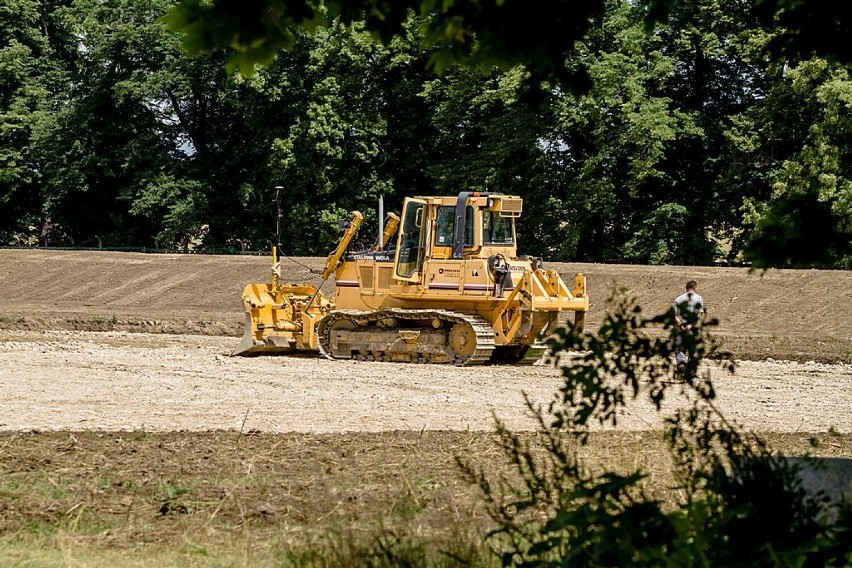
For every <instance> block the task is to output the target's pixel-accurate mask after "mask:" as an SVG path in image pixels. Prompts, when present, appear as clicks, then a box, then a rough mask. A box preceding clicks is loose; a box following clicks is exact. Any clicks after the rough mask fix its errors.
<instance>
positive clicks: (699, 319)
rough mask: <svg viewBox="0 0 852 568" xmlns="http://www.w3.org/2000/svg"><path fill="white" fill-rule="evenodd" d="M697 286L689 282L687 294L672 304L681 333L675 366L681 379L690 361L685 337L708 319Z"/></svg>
mask: <svg viewBox="0 0 852 568" xmlns="http://www.w3.org/2000/svg"><path fill="white" fill-rule="evenodd" d="M697 286H698V284H697V283H696V282H695V280H690V281H689V282H687V283H686V292H684V293H683V294H681V295H680V296H678V297H677V298H675V300H674V303H673V304H672V308H674V311H675V322H676V323H677V326H678V330H679V332H680V333H678V335H677V338H676V340H675V364H676V365H677V373H678V375H679V376H680V377H683V370H684V368H685V367H686V361H687V359H688V357H687V355H686V352H685V351H684V350H683V335H684V334H687V333H694V332H695V330H696V328H697V327H698V325H699V324H700V323H703V322H704V320H706V319H707V311H706V310H705V309H704V298H702V297H701V296H700V295H698V292H696V291H695V288H696V287H697Z"/></svg>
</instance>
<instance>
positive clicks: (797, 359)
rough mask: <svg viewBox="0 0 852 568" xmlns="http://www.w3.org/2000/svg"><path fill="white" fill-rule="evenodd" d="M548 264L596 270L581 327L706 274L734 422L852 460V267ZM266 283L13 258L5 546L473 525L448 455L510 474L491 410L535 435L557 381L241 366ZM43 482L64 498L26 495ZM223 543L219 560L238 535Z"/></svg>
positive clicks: (235, 268)
mask: <svg viewBox="0 0 852 568" xmlns="http://www.w3.org/2000/svg"><path fill="white" fill-rule="evenodd" d="M323 260H324V259H320V258H295V259H290V258H285V259H284V260H283V264H284V273H285V276H286V279H287V280H288V281H290V282H298V283H301V282H311V283H317V282H318V279H319V276H318V275H317V272H318V271H319V269H320V268H321V266H322V263H323ZM550 266H552V267H555V268H557V269H558V270H559V272H560V273H561V274H562V276H563V278H565V279H566V280H568V279H569V278H570V277H572V276H573V275H574V274H575V273H577V272H583V273H584V274H585V275H586V276H587V278H588V289H589V293H590V296H591V302H592V308H591V311H590V313H589V315H588V317H587V321H586V328H587V329H588V330H595V329H596V328H597V326H598V325H599V323H600V322H601V320H602V318H603V315H604V313H605V309H606V299H607V297H609V296H610V294H611V293H612V292H613V291H614V290H615V289H624V290H626V291H627V293H629V294H631V295H633V296H635V297H636V298H637V300H638V302H639V304H640V305H641V306H642V308H643V311H644V312H645V313H647V314H649V315H650V314H657V313H660V312H663V311H665V310H666V309H667V308H668V306H669V305H670V303H671V301H672V299H673V298H674V297H675V296H676V295H678V294H679V293H680V292H681V291H682V290H683V286H684V283H685V282H686V280H687V279H695V280H697V281H698V291H699V293H701V294H702V295H703V296H704V298H705V301H706V304H707V307H708V311H709V314H710V316H711V317H714V318H718V319H719V322H720V323H719V326H718V329H717V333H716V334H717V336H718V337H720V338H721V339H722V341H723V345H724V347H725V348H726V349H728V350H730V351H731V353H732V354H733V357H734V359H735V360H737V362H738V365H737V369H736V372H735V374H733V375H729V374H726V373H723V372H721V371H720V370H718V369H714V368H713V366H712V363H711V364H710V365H709V367H708V368H709V369H710V370H711V372H712V377H713V381H714V384H715V385H716V388H717V392H718V406H719V408H720V409H722V411H723V412H724V414H725V416H726V417H727V418H728V419H730V420H731V421H733V422H734V423H736V424H738V425H739V426H741V427H742V428H743V429H745V430H751V431H755V432H759V433H761V434H762V435H763V436H765V437H766V438H767V439H768V440H769V442H770V443H771V444H774V445H775V446H776V447H777V449H778V450H779V451H784V452H786V453H792V454H794V455H799V454H801V453H804V452H806V451H812V452H813V451H814V449H813V448H814V447H816V450H815V453H816V454H818V455H828V456H840V457H850V456H852V331H850V329H852V326H850V321H851V320H852V272H844V271H818V270H804V271H792V270H770V271H767V272H760V271H749V270H748V269H746V268H722V267H679V266H625V265H604V264H551V265H550ZM269 275H270V271H269V259H268V258H265V257H260V256H204V255H173V254H137V253H117V252H99V251H87V252H80V251H49V250H0V298H2V300H0V476H2V479H3V482H2V484H0V511H2V512H0V542H6V543H7V544H8V543H9V542H11V540H10V539H11V538H12V537H13V536H19V535H20V533H21V531H24V532H26V531H28V530H29V529H27V528H26V527H29V526H31V523H32V522H34V521H33V519H36V520H39V519H40V521H39V522H41V523H43V524H44V525H46V526H51V527H53V528H54V530H55V531H56V530H58V531H59V533H61V534H66V535H71V536H69V537H68V538H69V539H71V540H70V541H69V542H68V543H66V545H67V547H70V549H75V550H76V549H77V548H75V547H78V548H79V547H80V546H83V547H84V549H85V547H88V546H89V545H90V544H91V543H90V541H92V542H95V545H94V546H95V547H96V548H97V549H98V550H101V551H103V550H112V549H113V548H115V547H118V548H119V549H121V547H125V546H128V543H139V542H143V543H144V542H165V543H167V544H168V545H169V546H171V548H170V550H173V551H174V554H176V555H177V556H178V557H181V558H183V556H181V555H184V553H185V552H186V542H187V539H189V537H188V536H187V535H190V534H191V535H193V536H192V538H193V539H196V540H198V539H200V540H204V537H202V536H198V535H199V534H202V533H203V532H204V530H213V529H212V528H211V526H212V527H214V528H215V527H219V528H221V527H223V526H227V527H230V528H229V531H231V529H233V528H234V527H247V526H250V527H260V526H261V525H262V527H263V531H267V532H266V533H263V534H266V535H267V536H268V534H269V533H268V531H275V534H276V535H278V538H279V539H283V540H279V541H278V542H279V544H281V543H282V542H283V543H284V544H282V546H283V545H286V546H289V544H287V543H290V541H289V540H287V539H288V538H289V537H287V538H285V537H282V536H281V535H282V534H283V533H282V532H281V531H285V532H286V531H295V533H293V534H296V533H298V534H299V535H301V536H300V537H299V538H308V537H306V536H305V535H306V534H307V533H309V532H310V531H307V532H306V529H305V527H308V526H310V527H314V528H316V527H323V530H327V525H326V524H323V523H328V522H329V519H334V520H336V521H335V522H338V523H340V524H341V525H343V524H346V525H347V526H352V524H353V522H355V521H354V520H353V519H361V520H362V521H363V522H364V523H368V524H369V523H373V524H375V523H377V522H379V521H382V519H384V521H388V520H389V519H390V520H392V519H391V517H393V515H395V514H397V513H399V507H400V506H401V505H400V499H403V500H405V499H408V500H411V499H413V500H414V505H412V504H411V503H408V505H407V506H415V505H416V506H417V507H420V509H418V510H421V511H422V512H423V511H425V512H423V514H422V515H419V516H417V519H418V521H417V522H421V521H422V522H423V523H424V526H426V527H432V528H433V529H434V528H435V527H436V526H438V525H441V523H443V522H444V521H445V520H446V517H447V515H448V514H449V513H448V511H451V512H452V515H450V516H453V515H455V516H456V517H458V518H463V515H464V514H473V515H474V516H477V515H478V517H477V518H479V520H482V519H483V514H482V511H481V510H479V509H476V506H474V505H470V503H472V501H470V499H469V498H464V497H463V496H464V495H468V496H469V495H470V494H471V491H470V490H469V488H467V487H466V486H465V484H464V483H463V482H461V481H460V480H458V479H457V476H455V475H454V472H456V467H455V464H454V459H455V457H458V456H459V455H461V456H463V457H467V458H469V459H471V460H473V461H474V462H477V463H483V464H489V463H492V464H493V463H496V462H500V461H501V459H502V458H500V457H499V452H498V450H497V446H496V444H495V442H494V439H493V436H492V434H491V433H492V432H493V431H494V419H495V417H497V418H499V419H500V420H502V421H503V422H504V423H506V425H508V426H509V427H510V428H512V429H514V430H516V431H532V430H534V429H535V422H534V421H533V420H532V418H531V417H530V415H529V413H528V412H527V411H526V408H525V406H524V393H526V395H527V396H529V398H530V399H531V400H532V401H533V402H536V403H547V402H549V401H550V400H551V399H552V398H553V396H554V395H555V393H556V391H557V389H558V387H559V385H560V379H561V374H560V370H559V369H557V368H554V367H553V366H551V365H547V364H544V363H543V362H539V363H538V364H536V365H533V366H522V367H518V366H503V365H487V366H482V367H455V366H452V365H401V364H393V363H377V362H360V361H329V360H326V359H323V358H321V357H320V356H319V355H317V354H313V353H306V354H301V355H298V356H284V357H255V358H232V357H229V353H230V351H231V350H232V349H233V348H234V347H235V346H236V345H237V343H238V340H239V336H240V335H241V334H242V329H243V325H244V315H243V311H242V305H241V302H240V293H241V291H242V288H243V286H244V285H245V284H247V283H249V282H265V281H267V280H268V278H269ZM323 290H324V291H325V292H326V293H329V294H330V293H331V292H332V291H333V282H328V283H327V284H326V285H325V287H324V288H323ZM673 388H674V389H675V391H678V390H679V389H680V388H681V387H679V386H674V387H673ZM673 394H674V392H673ZM679 404H686V402H684V401H682V400H681V401H679V400H677V397H671V398H670V399H669V400H667V402H666V406H665V410H671V409H673V408H675V407H677V405H679ZM661 428H662V422H661V417H660V414H659V413H657V412H656V411H654V409H653V408H652V407H651V406H650V405H648V404H645V403H641V402H640V403H638V404H634V405H632V406H631V407H630V408H629V410H628V411H627V412H626V413H625V414H623V415H621V416H620V417H619V421H618V429H617V430H613V431H602V432H600V433H599V434H598V437H597V438H596V440H597V442H595V443H593V444H591V445H590V449H588V450H587V451H588V452H589V455H590V458H591V459H593V460H594V459H597V460H598V461H599V462H600V463H605V462H607V460H613V459H614V460H616V461H619V460H620V462H623V463H627V464H628V465H644V466H645V467H648V468H650V469H651V470H654V468H661V467H662V468H663V469H665V463H667V462H664V461H661V460H659V459H657V457H658V456H660V455H664V454H665V452H666V450H665V447H664V444H663V443H662V439H661V436H660V435H659V432H660V431H661ZM604 430H609V429H604ZM814 444H815V446H814ZM809 448H811V449H810V450H809ZM661 464H662V465H661ZM661 471H662V470H661ZM661 475H662V474H661ZM39 480H41V481H39ZM252 480H253V481H252ZM413 480H414V481H416V483H415V485H416V486H415V485H412V483H413V482H414V481H413ZM12 481H15V482H16V483H19V485H17V486H16V487H18V489H15V490H13V489H12V488H10V483H11V482H12ZM39 483H43V484H44V485H45V486H46V487H48V488H50V487H54V486H55V487H59V488H61V489H62V491H61V492H60V493H62V496H59V497H56V496H54V497H49V496H46V494H47V493H50V491H42V490H40V489H32V490H31V491H30V492H29V493H28V492H27V491H26V490H24V489H21V486H29V487H35V488H38V487H40V485H39ZM27 484H29V485H27ZM122 484H124V485H122ZM181 484H183V485H181ZM177 486H180V487H184V488H185V489H186V488H189V489H187V490H186V491H184V492H182V493H181V492H180V491H178V492H175V491H173V490H170V489H169V487H172V488H174V487H177ZM175 495H177V497H175ZM170 496H171V497H170ZM180 496H184V498H183V501H181V499H179V497H180ZM406 502H407V501H406ZM462 502H463V503H464V506H462V505H460V504H459V503H462ZM468 506H469V507H471V508H470V510H468V509H467V508H466V507H468ZM72 508H73V509H72ZM164 508H165V509H164ZM170 508H171V509H170ZM69 509H71V510H70V511H69ZM164 510H165V512H164ZM83 511H85V515H84V517H83V518H84V519H85V518H89V519H90V520H91V519H95V518H96V519H99V520H98V521H97V522H98V523H105V526H107V528H106V529H102V530H99V531H91V533H92V534H95V535H97V536H95V537H93V536H87V537H85V538H84V537H82V536H80V534H79V533H80V531H79V530H78V529H76V528H73V527H70V526H69V523H70V522H71V520H73V519H74V518H75V515H77V514H82V513H83ZM131 511H132V514H131ZM471 511H472V512H471ZM477 511H478V512H477ZM171 513H179V514H171ZM388 515H391V517H388ZM90 516H91V517H90ZM76 518H77V519H78V521H79V520H80V517H79V516H77V517H76ZM116 519H125V521H124V522H120V521H119V520H116ZM129 519H136V521H138V522H133V523H131V522H130V521H129ZM140 519H141V520H140ZM193 519H194V520H193ZM430 519H433V520H431V521H430ZM434 519H444V520H443V521H435V520H434ZM409 520H410V519H409ZM321 521H322V522H321ZM91 522H93V523H94V522H95V521H91ZM113 522H114V523H115V524H111V523H113ZM406 522H408V521H406ZM28 523H29V524H28ZM258 523H260V524H258ZM430 523H431V524H430ZM98 526H101V525H98ZM57 527H59V528H58V529H57ZM109 527H112V528H109ZM116 527H118V528H116ZM285 529H286V530H285ZM258 530H260V529H258ZM110 531H112V532H110ZM199 531H201V532H200V533H199ZM214 532H215V531H214ZM28 534H29V533H28ZM36 534H38V533H36ZM52 534H57V533H52ZM87 534H90V533H89V532H87ZM216 534H217V535H218V536H216V537H215V538H213V537H210V538H212V540H211V541H210V542H215V543H219V544H218V545H216V546H224V547H225V548H227V547H228V546H230V545H229V544H228V543H229V542H230V543H231V544H233V542H232V540H228V539H233V538H236V537H234V536H233V534H234V533H233V532H232V531H231V532H228V533H227V534H228V535H231V536H229V537H227V538H225V537H222V536H221V535H222V534H223V533H216ZM287 534H290V533H287ZM208 536H209V535H208ZM255 537H256V535H255V536H251V537H246V538H249V541H251V542H255V540H254V539H255ZM39 538H41V537H39ZM240 538H242V537H240ZM294 538H295V537H294ZM80 539H83V540H82V541H81V540H80ZM86 539H89V540H86ZM308 540H309V539H308ZM51 542H52V544H53V550H61V549H62V547H63V546H65V545H62V543H60V544H56V542H55V541H51ZM81 542H83V543H84V544H82V545H81V544H80V543H81ZM193 542H195V541H193ZM205 542H207V541H205ZM240 542H242V541H240ZM223 543H224V544H223ZM255 544H257V543H256V542H255ZM267 544H268V543H267ZM204 546H207V547H209V546H214V545H212V544H209V543H208V544H205V545H204ZM268 546H272V545H268ZM229 550H230V549H229ZM16 554H17V555H20V554H24V557H25V558H30V557H29V556H26V554H29V552H26V553H25V552H22V551H21V550H19V549H17V548H15V547H14V546H12V547H11V548H7V549H2V548H0V564H2V563H3V560H4V559H5V560H10V559H11V561H15V559H16V558H17V559H19V560H20V559H21V558H24V557H18V556H15V555H16ZM186 554H190V555H191V554H192V550H190V552H189V553H186ZM4 555H5V556H4ZM143 556H144V555H143ZM143 560H144V558H143ZM143 564H144V561H143Z"/></svg>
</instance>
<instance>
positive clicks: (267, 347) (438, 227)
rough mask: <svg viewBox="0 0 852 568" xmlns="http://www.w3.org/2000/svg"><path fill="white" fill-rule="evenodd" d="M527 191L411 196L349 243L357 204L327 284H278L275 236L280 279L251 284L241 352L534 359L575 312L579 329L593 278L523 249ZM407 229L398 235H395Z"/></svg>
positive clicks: (358, 220)
mask: <svg viewBox="0 0 852 568" xmlns="http://www.w3.org/2000/svg"><path fill="white" fill-rule="evenodd" d="M522 210H523V200H522V199H521V198H520V197H517V196H512V195H504V194H499V193H490V192H481V193H480V192H462V193H460V194H459V195H457V196H439V197H410V198H406V199H405V201H404V203H403V207H402V215H401V217H400V216H398V215H395V214H393V213H391V214H389V215H388V216H387V217H386V218H384V219H383V218H382V212H381V209H380V213H379V218H380V219H382V221H381V225H380V226H379V234H378V237H377V238H376V242H375V246H373V247H371V248H369V249H368V250H364V251H361V252H350V251H349V248H350V245H351V243H352V241H353V239H354V237H355V235H356V233H357V231H358V229H359V228H360V226H361V224H362V222H363V216H362V215H361V214H360V213H359V212H353V213H352V214H351V217H350V218H349V219H348V221H347V222H346V223H345V224H344V227H345V229H346V230H345V232H344V234H343V236H342V238H341V240H340V242H339V244H338V246H337V248H336V249H335V250H334V251H333V252H332V253H331V254H329V256H328V258H327V259H326V262H325V268H324V270H323V273H322V281H323V283H324V282H325V281H326V280H327V279H328V278H329V277H330V276H331V275H332V273H333V274H334V275H335V281H334V286H335V292H334V298H333V299H332V298H327V297H326V296H325V295H324V294H323V293H322V292H321V290H320V288H321V286H322V284H320V285H319V286H314V285H296V284H282V273H281V265H280V262H279V261H278V251H277V248H276V247H273V250H272V282H271V283H263V284H249V285H247V286H246V287H245V290H243V304H244V307H245V314H246V325H245V332H244V334H243V338H242V341H241V342H240V344H239V346H238V347H237V349H236V350H235V351H234V353H233V354H234V355H246V356H251V355H263V354H279V353H287V352H293V351H299V350H313V351H316V350H318V351H319V352H320V353H322V354H323V355H324V356H325V357H327V358H329V359H352V358H354V359H361V360H369V361H398V362H415V363H454V364H458V365H476V364H481V363H485V362H488V361H495V362H507V363H518V362H532V361H534V360H536V359H537V358H538V356H540V354H541V353H542V351H543V350H544V345H543V344H542V343H541V338H542V337H545V336H547V335H549V334H550V333H552V332H553V331H554V330H555V329H556V327H557V326H558V325H559V315H560V314H561V313H565V312H574V318H573V322H571V323H568V325H569V326H570V327H572V328H574V329H576V330H577V331H581V330H582V328H583V322H584V319H585V314H586V311H588V309H589V298H588V295H587V294H586V278H585V276H584V275H582V274H577V275H576V276H575V277H574V281H573V288H569V287H568V286H567V285H566V283H565V282H564V281H563V280H562V278H561V277H560V276H559V274H558V273H557V272H556V271H555V270H552V269H547V268H544V266H543V264H542V260H541V259H540V258H533V257H525V256H518V254H517V238H516V231H515V220H516V219H517V218H518V217H520V215H521V213H522ZM397 228H398V229H399V232H398V235H397V236H396V239H395V240H393V241H392V239H391V237H393V235H394V234H395V233H396V232H397Z"/></svg>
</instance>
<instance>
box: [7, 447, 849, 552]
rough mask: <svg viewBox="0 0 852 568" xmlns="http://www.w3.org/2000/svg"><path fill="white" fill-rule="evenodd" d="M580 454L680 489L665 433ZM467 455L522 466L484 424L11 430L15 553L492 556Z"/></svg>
mask: <svg viewBox="0 0 852 568" xmlns="http://www.w3.org/2000/svg"><path fill="white" fill-rule="evenodd" d="M765 438H766V439H768V440H769V442H770V444H771V446H772V447H774V448H776V449H779V450H783V451H784V453H786V454H788V455H804V454H806V453H813V454H815V455H825V456H842V457H850V456H852V435H848V434H847V435H839V434H831V433H822V434H783V435H782V434H768V435H766V436H765ZM812 440H813V441H815V442H816V447H815V449H814V448H812ZM578 454H579V455H580V456H581V457H582V458H583V459H584V460H585V462H586V464H587V465H588V466H589V467H592V468H602V467H606V468H612V469H615V470H619V471H627V470H631V469H635V468H641V469H643V470H644V471H645V472H646V473H647V474H648V479H647V487H648V489H649V490H650V491H651V492H653V493H654V494H656V495H657V496H659V497H661V498H664V499H674V498H675V497H676V494H675V493H673V491H676V490H675V489H673V485H674V481H673V479H672V473H671V465H670V464H671V462H670V458H669V457H668V453H667V450H666V447H665V444H664V442H663V440H662V436H661V435H660V434H659V433H654V432H608V433H599V434H595V435H594V436H593V437H592V440H591V442H590V444H589V445H588V446H585V447H582V448H578ZM456 457H461V458H463V459H466V460H468V461H470V462H472V463H473V464H475V465H477V466H478V467H482V468H484V469H485V470H486V471H489V472H491V473H492V474H493V475H499V474H501V473H507V474H508V473H510V472H509V470H508V468H507V466H506V460H505V458H504V457H503V456H502V455H501V454H500V452H499V448H498V446H497V444H496V441H495V439H494V437H493V436H492V435H488V434H478V433H477V434H474V433H460V432H423V433H421V434H418V433H401V432H392V433H382V434H339V435H296V434H291V435H272V434H254V433H249V435H245V434H243V435H239V434H238V433H236V432H209V433H169V434H149V433H145V432H112V433H103V432H97V433H96V432H74V433H70V432H57V433H25V434H13V433H3V434H0V565H4V566H6V565H9V566H114V565H117V564H116V561H120V562H119V563H120V564H121V565H123V566H248V565H251V566H260V567H262V566H273V565H274V566H282V565H284V566H286V565H293V566H303V565H310V566H314V565H319V566H326V565H346V564H350V563H353V562H354V563H356V564H357V563H366V562H367V561H366V558H367V557H366V556H365V555H367V554H374V553H379V552H381V546H378V545H377V543H382V544H383V546H385V547H387V548H389V549H390V550H391V551H392V553H391V556H393V555H397V557H396V559H397V560H398V559H399V558H405V557H408V556H410V557H411V558H414V559H419V560H421V561H425V560H424V559H427V558H431V559H432V560H433V561H434V562H435V563H436V565H440V564H446V563H447V562H448V559H447V558H446V557H444V556H441V554H442V551H453V552H454V553H455V554H457V555H458V556H473V557H476V558H478V560H477V564H478V565H488V564H489V562H490V560H488V559H487V558H485V557H484V556H483V553H484V551H483V550H482V549H481V547H480V543H481V541H482V538H483V535H484V534H485V532H486V531H487V529H488V527H489V519H488V517H487V515H486V514H485V511H484V509H483V507H482V504H481V502H480V500H479V495H478V493H477V491H476V489H475V488H473V487H471V486H470V485H468V484H467V483H466V482H465V481H463V480H462V479H461V477H460V476H459V473H458V469H457V466H456V465H455V458H456ZM382 535H383V540H377V539H378V538H379V537H380V536H382ZM477 553H478V554H479V556H478V557H477V556H476V554H477ZM376 558H380V556H377V557H373V560H374V561H377V560H376ZM438 559H440V561H439V560H438ZM491 560H493V559H491ZM372 565H384V564H381V563H379V564H372Z"/></svg>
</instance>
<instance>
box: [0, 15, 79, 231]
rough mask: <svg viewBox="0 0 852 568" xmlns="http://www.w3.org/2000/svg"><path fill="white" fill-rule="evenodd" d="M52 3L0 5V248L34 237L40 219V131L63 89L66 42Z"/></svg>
mask: <svg viewBox="0 0 852 568" xmlns="http://www.w3.org/2000/svg"><path fill="white" fill-rule="evenodd" d="M55 8H56V4H55V3H53V2H35V1H30V0H3V2H0V37H2V38H4V39H3V40H2V42H3V43H2V45H0V205H2V206H3V211H4V215H2V218H0V243H2V244H7V243H8V244H24V243H27V242H30V240H31V239H34V238H35V239H37V238H39V233H40V230H41V229H42V226H43V222H44V216H43V211H42V199H41V195H40V191H39V187H40V184H41V171H40V162H41V159H40V156H39V152H38V151H35V150H34V147H35V146H36V143H37V142H36V141H37V139H38V137H39V135H40V132H41V131H42V130H43V129H44V128H47V127H49V124H50V123H51V120H52V110H53V104H52V103H53V99H54V97H55V96H57V95H58V94H59V93H61V92H62V89H63V87H64V86H65V85H66V75H65V73H64V69H63V68H62V66H61V65H60V64H59V59H60V56H59V54H60V53H61V50H62V49H63V48H64V45H65V43H67V41H68V39H69V38H68V36H67V34H66V33H64V30H62V29H60V28H59V27H58V26H57V25H56V22H55V21H54V20H53V19H52V17H51V14H52V11H53V9H55Z"/></svg>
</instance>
